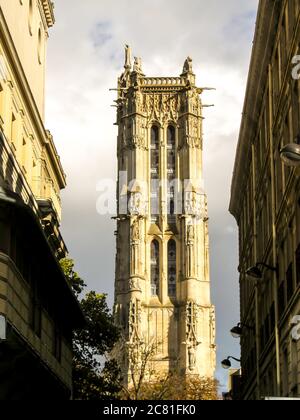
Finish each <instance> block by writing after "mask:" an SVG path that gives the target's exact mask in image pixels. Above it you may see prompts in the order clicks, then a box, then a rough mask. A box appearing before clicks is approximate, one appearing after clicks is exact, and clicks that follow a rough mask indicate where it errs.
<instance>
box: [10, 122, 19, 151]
mask: <svg viewBox="0 0 300 420" xmlns="http://www.w3.org/2000/svg"><path fill="white" fill-rule="evenodd" d="M10 140H11V143H12V146H13V150H14V152H15V151H16V150H17V146H18V144H17V143H18V130H17V119H16V117H15V115H14V114H12V115H11V134H10Z"/></svg>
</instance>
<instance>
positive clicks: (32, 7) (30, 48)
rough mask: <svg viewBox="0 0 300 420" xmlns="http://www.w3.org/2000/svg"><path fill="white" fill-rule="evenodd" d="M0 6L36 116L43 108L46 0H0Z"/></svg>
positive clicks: (49, 21) (49, 16)
mask: <svg viewBox="0 0 300 420" xmlns="http://www.w3.org/2000/svg"><path fill="white" fill-rule="evenodd" d="M0 7H1V9H2V13H3V15H4V16H5V21H6V25H7V28H8V30H9V32H10V36H11V38H12V39H13V42H14V47H15V49H16V53H17V56H18V57H19V60H20V61H21V63H22V67H23V70H24V73H25V76H26V78H27V80H28V83H29V85H30V87H31V91H32V95H33V97H34V100H35V102H36V105H37V108H38V110H39V113H40V116H41V118H42V119H44V109H45V66H46V47H47V39H48V28H49V27H51V26H52V25H53V24H54V14H53V4H52V2H51V1H50V0H1V1H0Z"/></svg>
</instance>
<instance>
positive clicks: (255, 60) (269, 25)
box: [229, 0, 279, 218]
mask: <svg viewBox="0 0 300 420" xmlns="http://www.w3.org/2000/svg"><path fill="white" fill-rule="evenodd" d="M278 10H279V6H278V2H276V1H274V0H260V3H259V7H258V14H257V21H256V29H255V35H254V42H253V48H252V55H251V62H250V69H249V75H248V82H247V89H246V96H245V102H244V108H243V117H242V122H241V128H240V134H239V141H238V146H237V152H236V158H235V165H234V173H233V179H232V185H231V201H230V207H229V210H230V212H231V213H232V214H233V215H234V216H235V217H236V218H237V217H238V215H239V209H240V198H241V194H242V191H244V188H245V185H244V184H245V180H246V179H247V178H248V175H249V174H248V172H247V170H246V168H247V163H248V162H250V159H249V154H250V153H251V145H252V141H253V139H254V135H255V131H256V129H257V124H258V120H259V115H260V108H261V104H262V99H263V91H264V86H265V84H266V83H267V78H268V65H269V64H270V61H271V55H272V52H273V47H274V41H275V36H276V29H277V19H276V17H277V15H278Z"/></svg>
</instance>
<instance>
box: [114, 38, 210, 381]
mask: <svg viewBox="0 0 300 420" xmlns="http://www.w3.org/2000/svg"><path fill="white" fill-rule="evenodd" d="M201 93H202V89H199V88H197V87H196V85H195V75H194V73H193V70H192V60H191V59H190V58H188V59H187V60H186V62H185V64H184V69H183V73H182V75H181V76H180V77H145V75H144V74H143V71H142V65H141V60H140V59H139V58H135V60H134V64H133V67H132V63H131V52H130V48H129V47H128V46H127V47H126V62H125V71H124V73H123V74H122V76H121V77H120V79H119V83H118V99H117V101H116V102H117V125H118V127H119V134H118V169H119V181H118V217H117V224H118V226H117V233H116V235H117V256H116V282H115V316H116V321H117V323H118V324H119V325H121V326H122V327H123V329H124V331H125V335H126V340H127V341H128V342H129V343H130V346H131V348H136V349H137V351H138V348H139V346H140V345H141V344H143V343H146V344H149V343H154V344H155V356H154V357H153V359H154V360H153V362H154V363H155V364H156V365H157V369H159V371H160V372H168V371H170V370H173V369H175V370H177V371H178V372H180V373H181V374H186V375H188V374H200V375H203V376H208V377H212V376H213V375H214V370H215V312H214V307H213V306H212V304H211V299H210V276H209V239H208V217H207V204H206V196H205V194H204V193H203V188H202V184H203V179H202V120H203V116H202V103H201V99H200V96H199V95H200V94H201ZM123 368H124V370H125V372H126V370H128V357H127V356H126V355H125V357H124V360H123Z"/></svg>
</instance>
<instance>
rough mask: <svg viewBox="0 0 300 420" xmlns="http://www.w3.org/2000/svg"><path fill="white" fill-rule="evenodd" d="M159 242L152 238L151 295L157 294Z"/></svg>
mask: <svg viewBox="0 0 300 420" xmlns="http://www.w3.org/2000/svg"><path fill="white" fill-rule="evenodd" d="M159 261H160V258H159V243H158V241H156V240H154V241H152V243H151V295H152V296H158V295H159V274H160V268H159Z"/></svg>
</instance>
